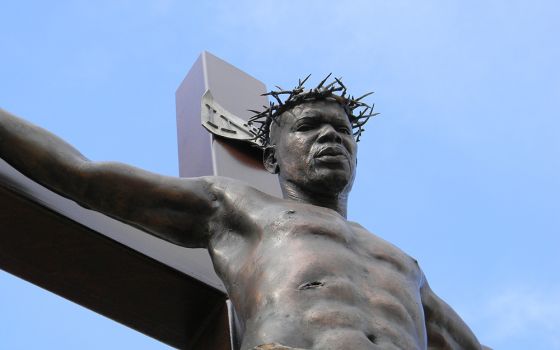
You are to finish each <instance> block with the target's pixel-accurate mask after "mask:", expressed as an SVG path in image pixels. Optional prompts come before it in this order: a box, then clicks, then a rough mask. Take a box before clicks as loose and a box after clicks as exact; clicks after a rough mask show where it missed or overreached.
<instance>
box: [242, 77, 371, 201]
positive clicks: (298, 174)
mask: <svg viewBox="0 0 560 350" xmlns="http://www.w3.org/2000/svg"><path fill="white" fill-rule="evenodd" d="M329 76H330V74H329ZM329 76H327V78H325V79H324V80H323V81H322V82H321V83H320V84H319V85H318V86H317V87H316V88H314V89H311V90H308V91H305V89H304V87H303V83H305V81H306V80H307V78H309V77H307V78H306V79H304V80H303V81H300V82H299V84H298V86H297V87H296V88H295V89H294V90H291V91H285V90H282V89H280V91H271V92H269V93H268V94H267V95H270V96H273V97H274V99H275V100H276V101H277V102H278V104H275V103H271V104H270V107H269V108H267V109H266V110H265V111H263V112H258V114H257V115H256V116H255V117H253V118H252V119H251V122H253V123H254V122H259V123H261V127H260V132H259V134H258V136H257V137H259V138H260V139H261V143H262V144H263V151H264V165H265V168H266V169H267V170H268V171H269V172H272V173H278V175H279V178H280V183H281V184H287V183H289V184H290V185H291V186H297V187H298V188H299V189H300V190H303V191H306V192H312V193H317V194H321V193H329V194H336V195H338V194H345V193H348V192H349V191H350V188H351V187H352V183H353V180H354V176H355V171H356V152H357V142H358V141H359V138H360V135H361V133H362V131H363V130H364V129H363V125H364V124H365V122H366V121H367V120H368V119H369V118H370V117H372V116H374V115H376V114H377V113H373V112H372V109H373V107H370V106H369V105H367V104H365V103H363V102H361V99H362V98H364V97H365V96H367V95H369V94H366V95H364V96H362V97H360V98H357V99H354V98H353V97H352V96H348V97H347V96H346V87H345V86H344V85H343V84H342V82H341V81H340V79H336V78H335V81H334V82H332V83H330V84H327V85H325V82H326V81H327V79H328V78H329ZM282 95H288V97H287V98H286V99H285V100H284V101H282V99H281V98H280V97H281V96H282ZM282 187H283V189H284V187H285V186H282Z"/></svg>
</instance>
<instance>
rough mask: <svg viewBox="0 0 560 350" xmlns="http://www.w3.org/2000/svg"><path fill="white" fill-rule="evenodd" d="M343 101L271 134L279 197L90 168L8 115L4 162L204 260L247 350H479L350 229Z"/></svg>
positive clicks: (351, 170) (416, 285) (406, 265)
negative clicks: (200, 253)
mask: <svg viewBox="0 0 560 350" xmlns="http://www.w3.org/2000/svg"><path fill="white" fill-rule="evenodd" d="M341 101H343V100H342V99H339V98H336V97H333V96H330V95H329V94H326V95H325V96H322V97H321V96H316V98H313V99H303V100H301V101H299V102H298V103H294V104H293V105H291V106H289V108H285V109H284V110H282V111H281V113H279V114H278V116H276V118H274V122H273V123H272V124H269V126H270V127H269V128H268V129H267V134H266V137H267V138H268V139H267V142H266V148H265V150H264V163H265V167H266V169H267V170H268V171H270V172H273V173H278V175H279V179H280V184H281V188H282V192H283V196H284V198H283V199H279V198H275V197H272V196H270V195H267V194H265V193H262V192H260V191H258V190H256V189H254V188H252V187H251V186H249V185H247V184H245V183H241V182H238V181H235V180H232V179H228V178H220V177H201V178H173V177H164V176H160V175H156V174H153V173H150V172H147V171H144V170H141V169H137V168H133V167H131V166H128V165H124V164H117V163H97V162H91V161H89V160H88V159H86V158H85V157H84V156H83V155H81V154H80V153H79V152H78V151H76V150H75V149H74V148H72V147H71V146H70V145H68V144H67V143H65V142H64V141H62V140H60V139H59V138H57V137H56V136H54V135H52V134H50V133H49V132H47V131H45V130H43V129H40V128H38V127H36V126H33V125H31V124H29V123H26V122H25V121H23V120H21V119H18V118H16V117H14V116H12V115H10V114H9V113H7V112H5V111H0V157H1V158H2V159H4V160H6V161H7V162H8V163H10V164H11V165H13V166H14V167H16V168H17V169H19V170H20V171H21V172H22V173H24V174H26V175H27V176H29V177H31V178H32V179H34V180H35V181H37V182H39V183H41V184H43V185H45V186H47V187H49V188H50V189H52V190H54V191H56V192H58V193H60V194H62V195H64V196H66V197H68V198H71V199H73V200H75V201H76V202H78V203H79V204H81V205H82V206H85V207H88V208H91V209H94V210H97V211H100V212H103V213H105V214H107V215H110V216H112V217H115V218H117V219H119V220H122V221H124V222H127V223H130V224H132V225H134V226H137V227H140V228H142V229H143V230H145V231H147V232H149V233H151V234H153V235H155V236H158V237H161V238H162V239H165V240H167V241H170V242H173V243H175V244H178V245H182V246H186V247H204V248H207V249H208V251H209V252H210V255H211V257H212V260H213V263H214V267H215V269H216V272H217V273H218V275H219V276H220V278H221V279H222V281H223V282H224V284H225V286H226V288H227V291H228V293H229V296H230V298H231V300H232V302H233V305H234V307H235V310H236V311H237V314H238V316H239V319H240V321H241V325H242V328H243V329H242V332H243V341H242V346H241V348H242V349H243V350H247V349H260V350H272V349H276V350H281V349H283V350H285V349H316V350H319V349H320V350H327V349H337V350H359V349H363V350H365V349H403V350H411V349H481V345H480V344H479V342H478V340H477V339H476V337H475V336H474V335H473V333H472V332H471V331H470V330H469V328H468V327H467V326H466V325H465V323H464V322H463V321H462V320H461V319H460V317H459V316H458V315H457V314H456V313H455V312H454V311H453V310H452V309H451V308H450V307H449V306H448V305H447V304H446V303H445V302H443V301H442V300H441V299H439V298H438V297H437V296H436V295H435V294H434V293H433V292H432V291H431V289H430V287H429V285H428V283H427V281H426V278H425V277H424V274H423V273H422V271H421V269H420V268H419V266H418V264H417V262H416V261H415V260H414V259H413V258H411V257H409V256H408V255H406V254H405V253H404V252H402V251H401V250H399V249H398V248H396V247H395V246H393V245H391V244H390V243H388V242H386V241H384V240H383V239H381V238H379V237H377V236H375V235H373V234H371V233H370V232H368V231H367V230H366V229H365V228H363V227H362V226H360V225H359V224H358V223H354V222H350V221H348V220H347V219H346V207H347V199H348V193H349V192H350V189H351V187H352V183H353V180H354V175H355V171H356V150H357V144H356V140H355V137H354V135H353V126H354V127H355V126H356V125H353V122H352V120H351V119H349V115H348V108H347V105H345V104H344V103H341Z"/></svg>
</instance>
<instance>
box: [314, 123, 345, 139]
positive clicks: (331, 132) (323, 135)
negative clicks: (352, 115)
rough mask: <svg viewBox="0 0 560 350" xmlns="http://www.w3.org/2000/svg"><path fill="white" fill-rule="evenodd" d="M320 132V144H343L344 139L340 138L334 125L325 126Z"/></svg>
mask: <svg viewBox="0 0 560 350" xmlns="http://www.w3.org/2000/svg"><path fill="white" fill-rule="evenodd" d="M319 131H320V134H319V137H318V138H317V141H318V142H335V143H342V137H340V135H339V134H338V132H337V131H336V130H335V128H334V127H333V126H332V125H330V124H324V125H323V126H322V127H321V129H320V130H319Z"/></svg>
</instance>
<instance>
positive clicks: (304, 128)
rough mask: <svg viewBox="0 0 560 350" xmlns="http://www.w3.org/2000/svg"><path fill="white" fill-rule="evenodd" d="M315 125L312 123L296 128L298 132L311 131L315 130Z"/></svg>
mask: <svg viewBox="0 0 560 350" xmlns="http://www.w3.org/2000/svg"><path fill="white" fill-rule="evenodd" d="M313 127H314V125H313V124H312V123H302V124H299V125H298V126H297V127H296V131H309V130H311V129H313Z"/></svg>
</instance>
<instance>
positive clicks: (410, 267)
mask: <svg viewBox="0 0 560 350" xmlns="http://www.w3.org/2000/svg"><path fill="white" fill-rule="evenodd" d="M349 223H350V225H351V226H352V227H353V228H354V230H355V232H356V233H357V236H358V240H359V242H360V244H361V245H362V246H364V247H367V249H368V251H369V254H371V255H372V256H373V257H374V258H375V259H378V260H380V261H385V262H387V263H391V264H392V265H394V266H395V267H396V268H397V269H398V270H399V271H401V272H403V273H406V274H410V275H411V276H413V277H414V278H415V279H416V280H417V281H418V283H419V284H420V283H421V281H422V279H423V273H422V270H421V269H420V266H419V264H418V261H417V260H416V259H414V258H413V257H411V256H410V255H408V254H407V253H406V252H404V251H403V250H402V249H400V248H399V247H397V246H396V245H394V244H392V243H390V242H389V241H386V240H385V239H383V238H381V237H379V236H377V235H376V234H374V233H372V232H370V231H368V230H367V229H366V228H364V227H363V226H362V225H360V224H358V223H356V222H349Z"/></svg>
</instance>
